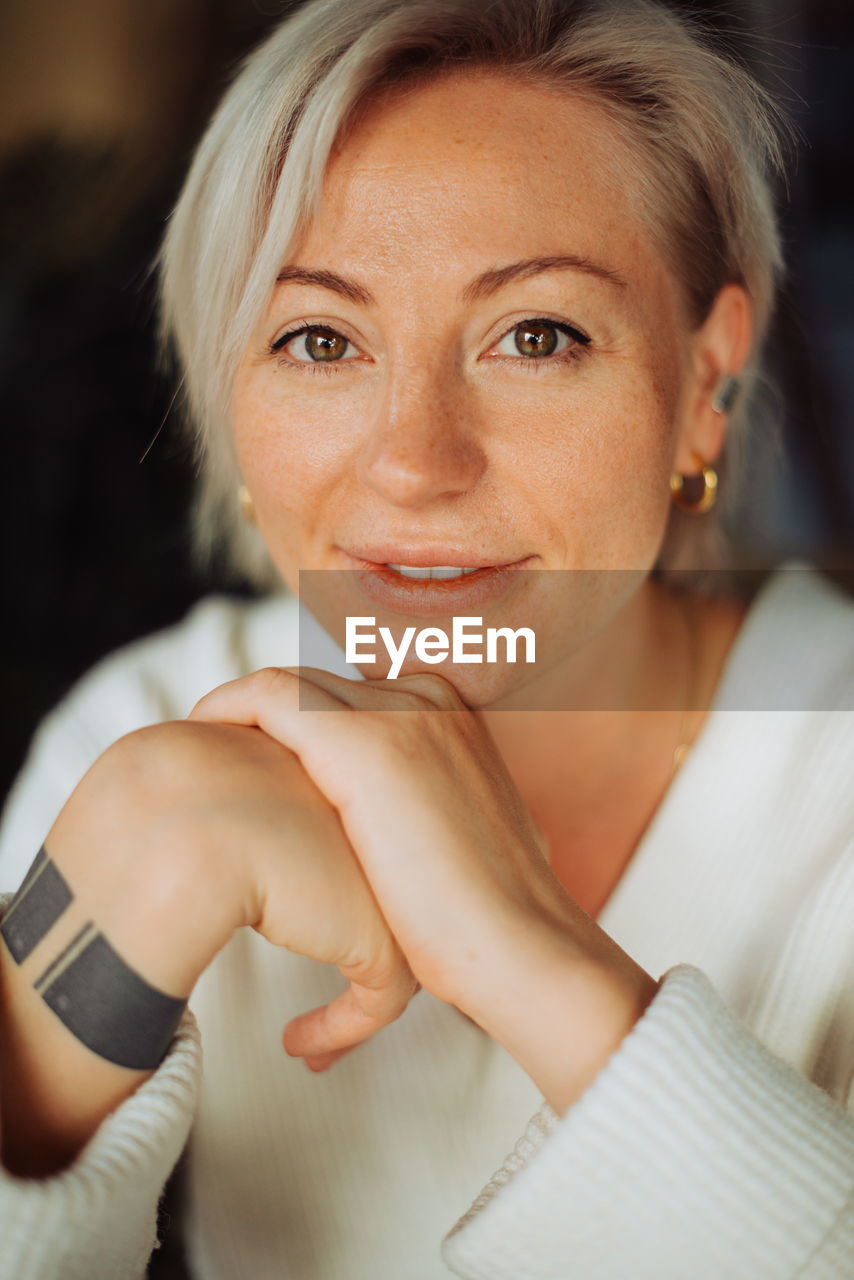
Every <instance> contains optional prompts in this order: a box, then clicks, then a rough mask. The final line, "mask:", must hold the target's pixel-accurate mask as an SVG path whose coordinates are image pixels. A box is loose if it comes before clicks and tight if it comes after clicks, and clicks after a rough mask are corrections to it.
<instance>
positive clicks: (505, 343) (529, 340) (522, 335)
mask: <svg viewBox="0 0 854 1280" xmlns="http://www.w3.org/2000/svg"><path fill="white" fill-rule="evenodd" d="M589 341H590V339H589V338H588V337H587V336H586V335H585V334H583V333H580V332H578V330H576V329H572V328H570V326H569V325H563V324H557V323H556V322H555V321H554V320H524V321H523V322H522V324H517V325H516V327H515V328H513V329H511V330H510V332H509V333H505V335H504V337H503V338H502V339H501V341H500V342H499V343H498V344H497V345H496V348H495V349H496V351H497V352H498V353H499V354H500V355H502V356H526V357H528V358H532V359H535V360H536V359H544V358H545V357H546V356H553V355H560V354H561V352H563V351H566V350H567V349H568V348H570V347H573V346H579V345H581V346H586V345H587V343H588V342H589Z"/></svg>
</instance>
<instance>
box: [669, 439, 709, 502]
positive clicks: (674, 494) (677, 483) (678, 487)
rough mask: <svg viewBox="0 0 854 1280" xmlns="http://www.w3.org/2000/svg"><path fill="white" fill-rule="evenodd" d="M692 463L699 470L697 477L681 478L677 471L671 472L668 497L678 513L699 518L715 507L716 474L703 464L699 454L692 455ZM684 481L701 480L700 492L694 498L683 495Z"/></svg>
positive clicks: (706, 464)
mask: <svg viewBox="0 0 854 1280" xmlns="http://www.w3.org/2000/svg"><path fill="white" fill-rule="evenodd" d="M693 458H694V461H695V462H696V463H697V466H698V467H699V468H700V474H699V475H698V476H693V475H692V476H683V475H682V474H681V473H680V472H679V471H671V473H670V497H671V500H672V502H673V504H674V506H677V507H679V509H680V511H687V512H688V513H689V514H690V515H693V516H700V515H702V514H703V512H704V511H710V510H711V508H712V507H713V506H714V505H715V500H716V498H717V496H718V473H717V471H715V469H714V467H710V466H709V465H708V463H706V462H704V461H703V459H702V458H701V457H700V455H699V453H695V454H694V455H693ZM686 480H702V482H703V489H702V492H701V493H700V494H699V495H698V496H697V497H695V498H689V497H688V496H687V494H686V493H685V481H686Z"/></svg>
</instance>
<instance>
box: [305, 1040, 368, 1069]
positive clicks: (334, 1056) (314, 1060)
mask: <svg viewBox="0 0 854 1280" xmlns="http://www.w3.org/2000/svg"><path fill="white" fill-rule="evenodd" d="M353 1048H356V1046H355V1045H354V1046H353ZM350 1052H351V1050H350V1049H337V1050H336V1051H335V1053H317V1054H312V1055H310V1056H308V1057H306V1058H303V1062H304V1063H305V1065H306V1066H307V1067H308V1069H309V1070H310V1071H314V1072H317V1073H319V1072H321V1071H326V1069H327V1068H328V1067H331V1066H332V1065H333V1063H335V1062H337V1061H338V1059H339V1058H346V1056H347V1054H348V1053H350Z"/></svg>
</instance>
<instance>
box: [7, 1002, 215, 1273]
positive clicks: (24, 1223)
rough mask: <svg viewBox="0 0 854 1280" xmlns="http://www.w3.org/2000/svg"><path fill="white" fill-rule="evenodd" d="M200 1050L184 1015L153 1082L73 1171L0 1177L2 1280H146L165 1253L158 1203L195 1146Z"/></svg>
mask: <svg viewBox="0 0 854 1280" xmlns="http://www.w3.org/2000/svg"><path fill="white" fill-rule="evenodd" d="M200 1075H201V1046H200V1043H199V1034H198V1029H197V1027H196V1022H195V1019H194V1017H193V1015H192V1014H191V1013H190V1012H189V1010H188V1011H186V1012H185V1014H184V1016H183V1018H182V1020H181V1023H180V1025H179V1027H178V1030H177V1032H176V1033H175V1036H174V1038H173V1040H172V1044H171V1046H170V1048H169V1052H168V1053H167V1055H166V1057H165V1058H164V1060H163V1062H162V1064H161V1065H160V1067H159V1068H158V1069H157V1071H156V1072H155V1073H154V1075H153V1076H151V1077H150V1079H148V1080H146V1081H145V1083H144V1084H142V1085H140V1087H139V1088H138V1089H137V1090H136V1092H135V1093H134V1094H132V1095H131V1097H129V1098H128V1099H126V1101H125V1102H123V1103H122V1104H121V1105H120V1106H119V1107H117V1108H116V1110H115V1111H114V1112H113V1113H112V1115H109V1116H108V1117H107V1118H106V1120H104V1121H103V1123H102V1124H101V1126H100V1128H99V1129H98V1130H97V1132H96V1133H95V1134H94V1136H93V1137H92V1138H91V1139H90V1141H89V1143H88V1144H87V1145H86V1147H85V1148H84V1149H83V1151H82V1152H81V1153H80V1155H79V1156H78V1158H77V1160H76V1161H75V1163H74V1164H73V1165H71V1167H70V1168H68V1169H66V1170H64V1171H63V1172H62V1173H59V1174H55V1175H54V1176H53V1177H50V1178H44V1179H29V1178H16V1177H13V1176H12V1175H11V1174H9V1173H8V1172H7V1171H6V1170H5V1169H3V1168H1V1167H0V1224H1V1225H2V1232H3V1248H2V1249H0V1280H139V1278H140V1277H142V1276H144V1275H145V1269H146V1264H147V1262H148V1259H149V1257H150V1255H151V1251H152V1249H155V1248H156V1247H157V1232H156V1219H157V1202H158V1200H159V1198H160V1193H161V1191H162V1189H163V1186H164V1183H165V1182H166V1179H167V1178H168V1177H169V1174H170V1173H171V1172H172V1169H173V1168H174V1166H175V1164H176V1163H177V1160H178V1157H179V1156H180V1154H181V1151H182V1150H183V1147H184V1144H185V1142H186V1141H187V1135H188V1133H189V1130H190V1124H191V1121H192V1118H193V1112H194V1110H195V1103H196V1096H197V1093H198V1087H199V1078H200Z"/></svg>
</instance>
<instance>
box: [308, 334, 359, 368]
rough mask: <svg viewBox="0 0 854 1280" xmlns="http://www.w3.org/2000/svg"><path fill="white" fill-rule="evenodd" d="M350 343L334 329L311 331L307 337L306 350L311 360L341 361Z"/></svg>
mask: <svg viewBox="0 0 854 1280" xmlns="http://www.w3.org/2000/svg"><path fill="white" fill-rule="evenodd" d="M348 345H349V343H348V342H347V339H346V338H344V337H342V336H341V334H340V333H336V332H335V331H334V329H311V330H310V331H309V332H308V333H307V334H306V335H305V350H306V354H307V355H308V357H309V359H310V360H340V359H341V357H342V356H343V355H344V352H345V351H346V350H347V347H348Z"/></svg>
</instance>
